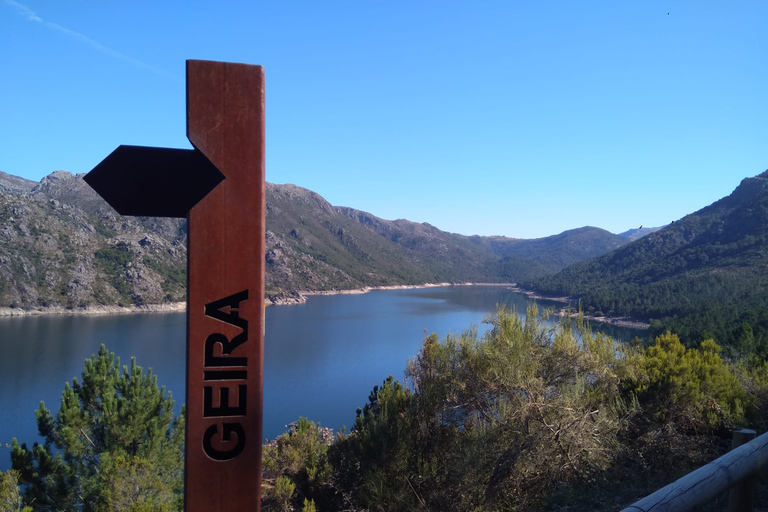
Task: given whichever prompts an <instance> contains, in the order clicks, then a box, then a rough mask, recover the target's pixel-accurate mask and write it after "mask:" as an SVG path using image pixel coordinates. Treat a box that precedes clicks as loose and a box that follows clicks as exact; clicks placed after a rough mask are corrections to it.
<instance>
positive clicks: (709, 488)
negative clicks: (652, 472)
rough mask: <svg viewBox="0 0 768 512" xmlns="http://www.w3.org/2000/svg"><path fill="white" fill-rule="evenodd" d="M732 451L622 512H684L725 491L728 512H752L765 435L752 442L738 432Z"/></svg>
mask: <svg viewBox="0 0 768 512" xmlns="http://www.w3.org/2000/svg"><path fill="white" fill-rule="evenodd" d="M749 439H752V440H751V441H749ZM746 441H749V442H746ZM745 442H746V444H744V443H745ZM731 447H732V450H731V451H730V452H728V453H726V454H725V455H723V456H722V457H720V458H719V459H717V460H714V461H712V462H710V463H709V464H707V465H706V466H702V467H700V468H699V469H697V470H696V471H693V472H691V473H688V474H687V475H685V476H684V477H682V478H680V479H679V480H677V481H675V482H672V483H671V484H669V485H668V486H666V487H663V488H661V489H659V490H658V491H656V492H654V493H653V494H651V495H649V496H646V497H645V498H643V499H641V500H640V501H638V502H636V503H633V504H632V505H630V506H629V507H627V508H625V509H624V510H622V512H685V511H687V510H694V509H696V507H699V506H701V505H703V504H705V503H707V502H709V501H712V500H713V499H714V498H716V497H717V496H718V495H720V494H721V493H723V492H725V491H727V490H728V489H731V494H730V512H751V511H752V500H753V496H754V477H753V475H754V474H755V472H757V471H758V470H759V469H760V468H761V467H762V466H764V465H765V464H766V463H768V433H765V434H763V435H761V436H760V437H758V438H755V431H754V430H748V429H741V430H737V431H735V432H734V435H733V444H732V445H731Z"/></svg>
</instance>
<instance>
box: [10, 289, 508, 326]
mask: <svg viewBox="0 0 768 512" xmlns="http://www.w3.org/2000/svg"><path fill="white" fill-rule="evenodd" d="M513 285H514V283H448V282H446V283H423V284H395V285H386V286H365V287H363V288H352V289H349V290H314V291H308V290H304V291H299V292H293V293H292V294H291V295H290V296H287V297H273V298H271V297H265V298H264V306H292V305H296V304H304V303H305V302H307V297H312V296H322V295H358V294H363V293H368V292H370V291H374V290H413V289H419V288H440V287H443V286H508V287H509V286H513ZM186 309H187V303H186V301H183V302H169V303H167V304H143V305H141V306H137V305H135V304H132V305H130V306H103V305H101V306H86V307H84V308H71V309H68V308H65V307H62V306H53V307H47V308H43V307H41V308H37V309H22V308H11V307H8V306H0V318H15V317H24V316H99V315H127V314H132V313H179V312H183V311H186Z"/></svg>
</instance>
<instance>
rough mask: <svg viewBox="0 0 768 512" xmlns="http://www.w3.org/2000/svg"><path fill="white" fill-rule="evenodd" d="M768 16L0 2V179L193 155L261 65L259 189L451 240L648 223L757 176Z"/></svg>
mask: <svg viewBox="0 0 768 512" xmlns="http://www.w3.org/2000/svg"><path fill="white" fill-rule="evenodd" d="M766 23H768V2H765V1H763V0H760V1H755V2H748V1H743V2H722V1H717V2H708V1H702V0H697V1H690V2H682V1H659V2H654V1H604V2H588V1H567V2H557V1H542V2H533V1H511V0H509V1H501V0H494V1H484V0H478V1H474V2H469V1H461V2H460V1H452V0H440V1H437V0H434V1H429V0H407V1H397V0H390V1H383V0H356V1H325V2H317V1H298V0H280V1H274V2H263V1H254V0H250V1H244V2H237V1H228V2H216V3H214V2H199V1H184V2H181V1H162V2H157V1H153V2H146V1H143V0H132V1H130V2H116V1H104V0H98V1H92V0H73V1H68V2H54V1H51V0H46V1H42V0H35V1H32V0H23V1H16V0H0V121H1V122H0V170H2V171H5V172H7V173H10V174H14V175H18V176H23V177H26V178H29V179H34V180H40V179H41V178H42V177H43V176H45V175H46V174H48V173H50V172H52V171H54V170H57V169H64V170H68V171H71V172H75V173H81V172H87V171H89V170H90V169H91V168H92V167H93V166H95V165H96V164H97V163H98V162H99V161H100V160H101V159H102V158H104V157H105V156H106V155H107V154H109V153H110V152H111V151H112V150H113V149H114V148H115V147H116V146H118V145H120V144H136V145H147V146H166V147H180V148H188V147H190V145H189V143H188V141H187V140H186V138H185V84H184V65H185V64H184V62H185V60H186V59H209V60H221V61H231V62H244V63H249V64H261V65H264V66H265V71H266V78H267V89H266V94H267V99H266V102H267V180H268V181H271V182H274V183H295V184H297V185H300V186H303V187H306V188H309V189H312V190H314V191H316V192H318V193H319V194H321V195H322V196H323V197H325V198H326V199H328V200H329V201H330V202H331V203H332V204H335V205H343V206H351V207H354V208H358V209H361V210H365V211H368V212H370V213H373V214H374V215H377V216H379V217H383V218H386V219H395V218H407V219H409V220H412V221H417V222H429V223H430V224H433V225H435V226H437V227H438V228H440V229H443V230H446V231H451V232H457V233H462V234H467V235H470V234H481V235H507V236H512V237H519V238H533V237H541V236H547V235H552V234H556V233H559V232H562V231H564V230H566V229H572V228H576V227H580V226H584V225H593V226H599V227H602V228H605V229H608V230H609V231H613V232H620V231H624V230H626V229H629V228H634V227H638V226H640V225H641V224H642V225H645V226H657V225H663V224H666V223H668V222H670V221H672V220H675V219H678V218H680V217H682V216H683V215H685V214H687V213H690V212H693V211H695V210H698V209H699V208H702V207H704V206H706V205H708V204H710V203H711V202H713V201H715V200H717V199H719V198H720V197H722V196H725V195H727V194H729V193H730V192H731V191H732V190H733V189H734V188H735V187H736V186H737V185H738V183H739V182H740V181H741V180H742V179H743V178H745V177H747V176H754V175H756V174H759V173H761V172H763V171H765V170H766V169H768V92H767V91H768V87H767V86H766V84H768V51H766V49H767V48H768V33H766V31H765V26H766Z"/></svg>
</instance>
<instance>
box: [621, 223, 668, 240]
mask: <svg viewBox="0 0 768 512" xmlns="http://www.w3.org/2000/svg"><path fill="white" fill-rule="evenodd" d="M660 229H661V228H644V227H642V226H640V227H639V228H635V229H628V230H627V231H624V232H623V233H619V236H620V237H623V238H627V239H629V241H630V242H634V241H635V240H640V239H641V238H643V237H644V236H646V235H650V234H651V233H655V232H656V231H658V230H660Z"/></svg>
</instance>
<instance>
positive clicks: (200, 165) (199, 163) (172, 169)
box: [83, 146, 224, 217]
mask: <svg viewBox="0 0 768 512" xmlns="http://www.w3.org/2000/svg"><path fill="white" fill-rule="evenodd" d="M83 179H84V180H85V181H86V183H88V185H90V186H91V188H93V189H94V190H95V191H96V192H98V194H99V195H100V196H101V197H102V198H104V200H105V201H107V203H109V205H110V206H111V207H112V208H114V209H115V210H117V213H119V214H120V215H138V216H144V217H186V216H187V213H188V212H189V210H191V209H192V207H193V206H195V205H196V204H197V203H198V202H199V201H200V200H201V199H202V198H203V197H205V196H206V195H207V194H208V193H209V192H210V191H211V190H213V189H214V187H216V185H218V184H219V183H220V182H221V181H222V180H223V179H224V175H223V174H221V172H220V171H219V169H218V168H216V166H215V165H213V164H212V163H211V162H210V160H208V158H206V156H205V155H204V154H203V153H202V152H201V151H200V150H198V149H169V148H151V147H143V146H119V147H118V148H117V149H116V150H114V151H113V152H112V153H110V154H109V156H107V157H106V158H105V159H104V160H102V161H101V163H99V165H97V166H96V167H94V168H93V170H92V171H91V172H89V173H88V174H87V175H85V177H84V178H83Z"/></svg>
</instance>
